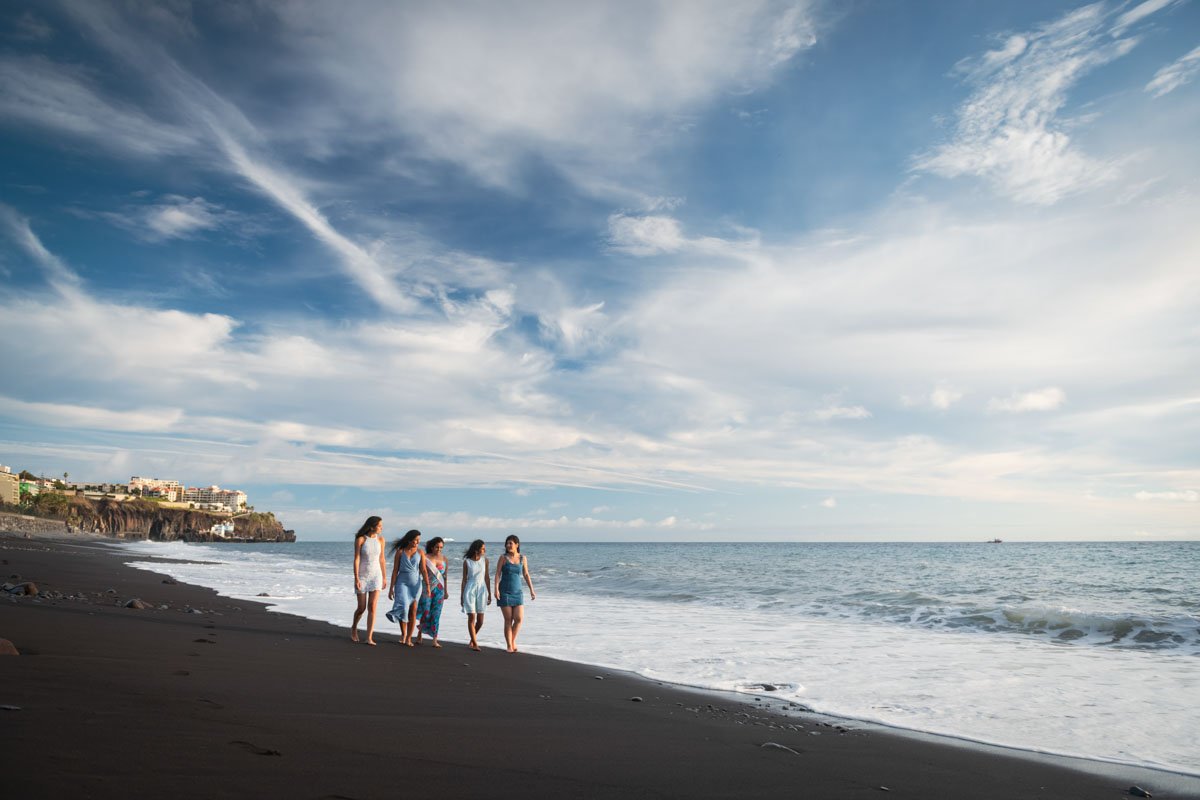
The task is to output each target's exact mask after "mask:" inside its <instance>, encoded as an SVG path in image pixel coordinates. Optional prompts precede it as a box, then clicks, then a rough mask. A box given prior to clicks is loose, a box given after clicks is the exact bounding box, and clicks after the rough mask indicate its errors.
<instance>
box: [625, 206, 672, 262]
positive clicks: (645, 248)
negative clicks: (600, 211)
mask: <svg viewBox="0 0 1200 800" xmlns="http://www.w3.org/2000/svg"><path fill="white" fill-rule="evenodd" d="M608 235H609V246H610V247H612V249H613V250H616V251H617V252H621V253H628V254H629V255H633V256H653V255H658V254H660V253H674V252H676V251H678V250H679V249H680V248H681V247H683V244H684V237H683V229H682V228H681V227H680V225H679V221H678V220H676V219H673V218H672V217H664V216H657V215H646V216H629V215H627V214H613V215H612V216H611V217H609V218H608Z"/></svg>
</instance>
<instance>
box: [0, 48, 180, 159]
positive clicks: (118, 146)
mask: <svg viewBox="0 0 1200 800" xmlns="http://www.w3.org/2000/svg"><path fill="white" fill-rule="evenodd" d="M0 121H3V122H4V123H6V124H8V125H13V124H20V125H29V126H34V127H36V128H39V129H42V130H48V131H51V132H53V133H55V134H65V135H66V136H67V137H69V139H73V140H75V141H76V142H78V143H80V144H87V145H89V146H91V145H95V146H97V147H99V148H101V149H102V150H104V151H109V152H112V151H115V152H119V153H122V154H126V155H133V156H138V157H141V158H159V157H162V156H166V155H183V154H187V153H190V152H192V151H194V149H195V147H196V144H197V140H196V136H195V135H194V134H193V133H192V132H191V131H189V130H187V129H186V128H185V127H183V126H179V125H176V124H174V123H172V122H168V121H163V120H161V119H159V118H156V117H152V116H150V115H148V114H146V113H145V112H144V111H143V110H141V109H140V108H138V107H136V106H133V105H130V104H127V103H122V102H120V101H117V100H115V99H111V98H108V97H106V96H105V95H104V94H103V93H102V91H101V90H100V89H99V88H98V87H97V86H95V85H94V82H93V81H92V80H91V78H90V76H89V75H88V74H87V73H86V72H85V71H83V70H81V69H79V68H77V67H70V66H66V65H62V64H57V63H54V62H52V61H49V60H48V59H46V58H43V57H41V56H30V57H18V56H7V57H3V58H0Z"/></svg>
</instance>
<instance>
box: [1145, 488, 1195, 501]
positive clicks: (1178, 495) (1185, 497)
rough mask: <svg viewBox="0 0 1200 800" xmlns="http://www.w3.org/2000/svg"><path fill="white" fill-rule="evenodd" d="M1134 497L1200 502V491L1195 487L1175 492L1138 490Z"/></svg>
mask: <svg viewBox="0 0 1200 800" xmlns="http://www.w3.org/2000/svg"><path fill="white" fill-rule="evenodd" d="M1134 497H1135V498H1137V499H1138V500H1142V501H1148V500H1165V501H1170V502H1182V503H1198V502H1200V492H1197V491H1195V490H1193V489H1188V490H1186V491H1173V492H1145V491H1142V492H1138V493H1137V494H1135V495H1134Z"/></svg>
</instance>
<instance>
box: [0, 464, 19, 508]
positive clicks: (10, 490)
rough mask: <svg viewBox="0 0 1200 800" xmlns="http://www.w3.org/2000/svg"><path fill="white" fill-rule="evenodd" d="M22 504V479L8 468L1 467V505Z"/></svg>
mask: <svg viewBox="0 0 1200 800" xmlns="http://www.w3.org/2000/svg"><path fill="white" fill-rule="evenodd" d="M19 502H21V479H20V477H18V476H17V475H14V474H13V471H12V470H11V469H9V468H8V467H5V466H3V465H0V503H10V504H12V505H16V504H17V503H19Z"/></svg>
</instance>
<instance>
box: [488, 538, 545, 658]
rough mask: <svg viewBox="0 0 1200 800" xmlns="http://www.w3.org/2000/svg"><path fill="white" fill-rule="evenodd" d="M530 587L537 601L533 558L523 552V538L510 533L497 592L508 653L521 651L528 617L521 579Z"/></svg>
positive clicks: (499, 574)
mask: <svg viewBox="0 0 1200 800" xmlns="http://www.w3.org/2000/svg"><path fill="white" fill-rule="evenodd" d="M522 578H524V579H525V585H526V586H528V587H529V599H530V600H537V592H535V591H534V590H533V580H532V579H530V577H529V559H528V558H526V557H525V556H523V555H521V540H520V539H518V538H517V537H516V536H515V535H510V536H509V537H508V538H507V539H505V540H504V555H502V556H500V563H498V564H497V565H496V595H497V600H496V603H497V605H499V606H500V613H501V614H503V615H504V642H505V644H507V645H508V652H510V653H515V652H517V634H518V633H520V632H521V622H523V621H524V619H525V596H524V593H523V592H522V591H521V579H522Z"/></svg>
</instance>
